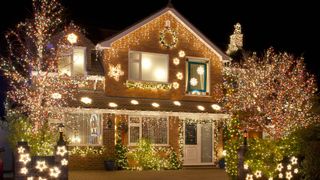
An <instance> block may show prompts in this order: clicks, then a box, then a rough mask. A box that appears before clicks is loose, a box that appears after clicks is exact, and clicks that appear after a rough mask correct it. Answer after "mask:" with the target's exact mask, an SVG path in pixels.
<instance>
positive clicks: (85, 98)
mask: <svg viewBox="0 0 320 180" xmlns="http://www.w3.org/2000/svg"><path fill="white" fill-rule="evenodd" d="M80 101H81V102H83V103H84V104H91V103H92V99H91V98H89V97H82V98H81V100H80Z"/></svg>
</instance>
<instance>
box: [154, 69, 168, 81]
mask: <svg viewBox="0 0 320 180" xmlns="http://www.w3.org/2000/svg"><path fill="white" fill-rule="evenodd" d="M154 77H155V79H156V80H157V81H166V79H165V78H166V77H167V75H166V72H165V70H164V69H161V68H158V69H156V70H155V71H154Z"/></svg>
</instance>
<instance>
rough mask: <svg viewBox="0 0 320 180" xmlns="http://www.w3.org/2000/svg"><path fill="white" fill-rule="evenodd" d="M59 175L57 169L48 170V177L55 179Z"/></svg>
mask: <svg viewBox="0 0 320 180" xmlns="http://www.w3.org/2000/svg"><path fill="white" fill-rule="evenodd" d="M60 173H61V171H60V169H59V168H58V167H53V168H50V176H51V177H55V178H57V177H58V176H59V174H60Z"/></svg>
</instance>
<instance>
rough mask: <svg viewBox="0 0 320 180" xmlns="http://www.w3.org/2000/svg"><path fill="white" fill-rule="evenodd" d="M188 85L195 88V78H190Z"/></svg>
mask: <svg viewBox="0 0 320 180" xmlns="http://www.w3.org/2000/svg"><path fill="white" fill-rule="evenodd" d="M190 84H191V86H196V85H197V84H198V80H197V79H196V78H191V79H190Z"/></svg>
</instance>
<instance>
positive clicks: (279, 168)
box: [277, 163, 283, 171]
mask: <svg viewBox="0 0 320 180" xmlns="http://www.w3.org/2000/svg"><path fill="white" fill-rule="evenodd" d="M282 168H283V166H282V164H281V163H280V164H278V165H277V170H278V171H281V170H282Z"/></svg>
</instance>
